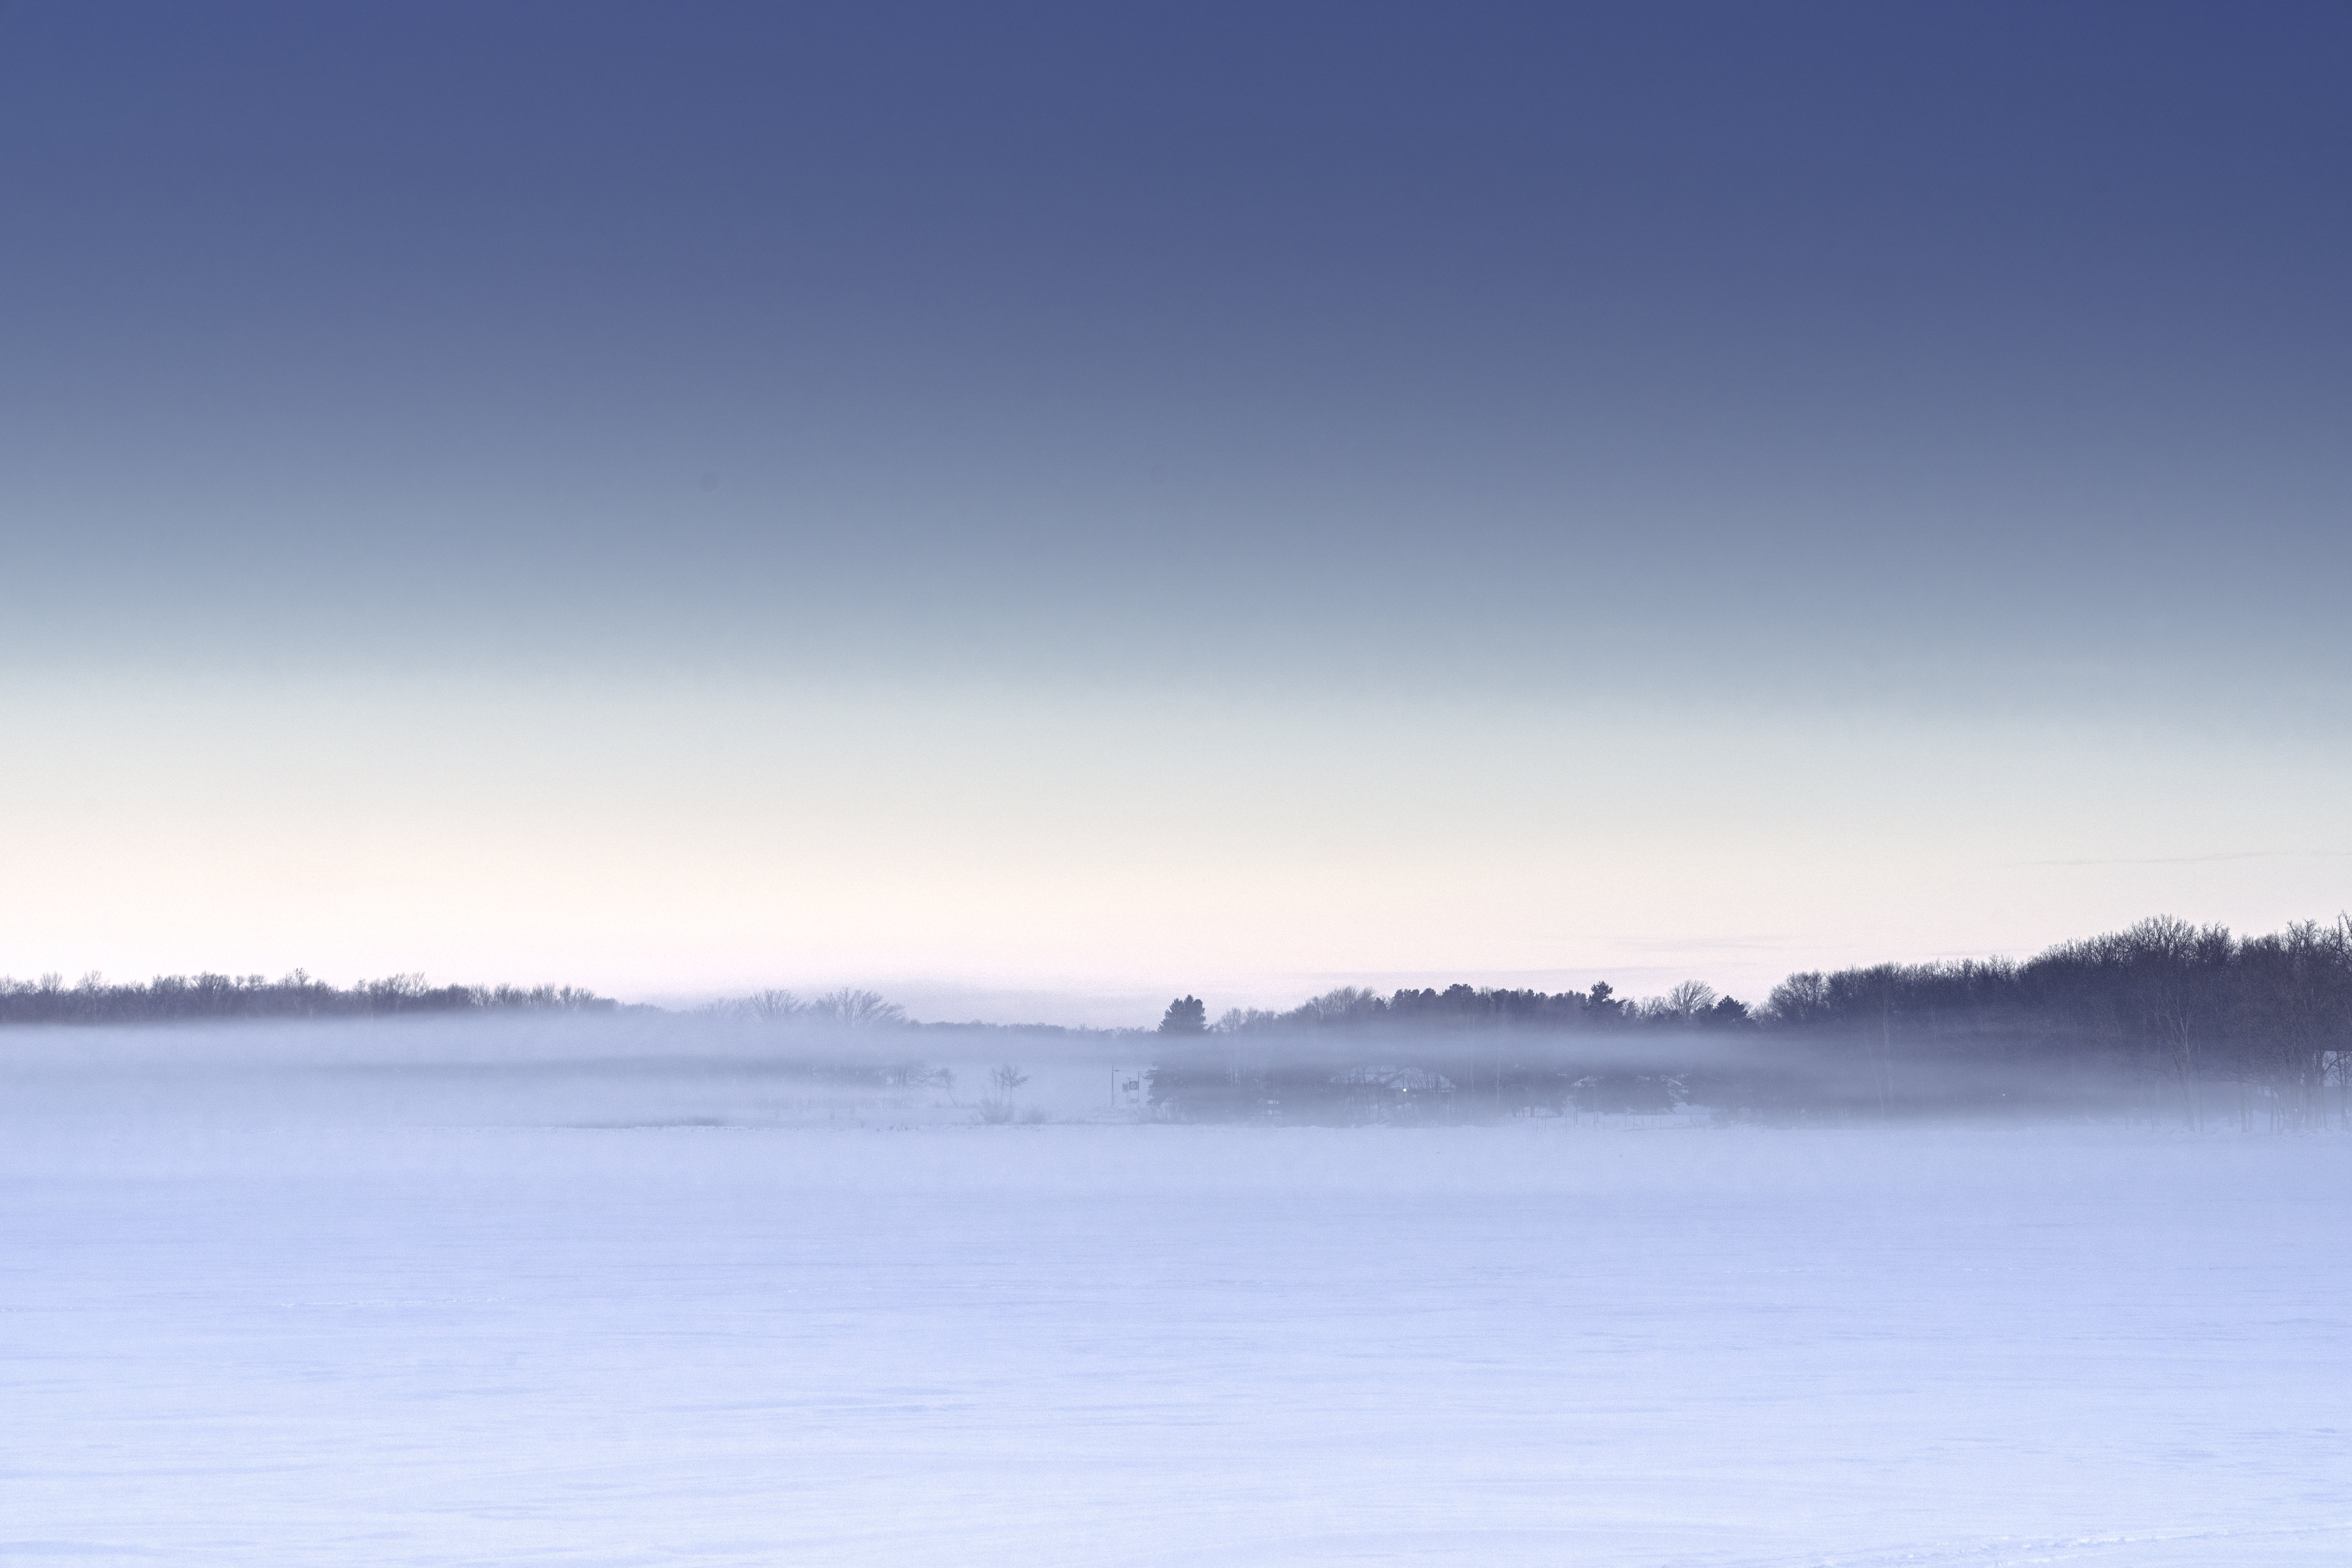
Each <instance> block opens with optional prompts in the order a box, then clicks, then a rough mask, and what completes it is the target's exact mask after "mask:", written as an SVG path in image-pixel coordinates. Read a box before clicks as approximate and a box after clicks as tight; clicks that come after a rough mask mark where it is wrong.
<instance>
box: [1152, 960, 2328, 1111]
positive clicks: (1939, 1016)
mask: <svg viewBox="0 0 2352 1568" xmlns="http://www.w3.org/2000/svg"><path fill="white" fill-rule="evenodd" d="M1159 1033H1160V1037H1161V1042H1160V1043H1161V1055H1162V1057H1163V1058H1164V1059H1163V1060H1162V1062H1161V1064H1160V1068H1159V1070H1158V1072H1157V1073H1156V1074H1155V1077H1154V1089H1153V1092H1154V1100H1155V1103H1157V1104H1158V1105H1160V1107H1161V1109H1162V1110H1164V1111H1165V1112H1166V1113H1168V1114H1171V1115H1177V1116H1182V1117H1189V1118H1199V1119H1203V1120H1230V1119H1236V1118H1257V1117H1270V1118H1274V1119H1280V1120H1307V1121H1335V1120H1336V1121H1360V1120H1385V1121H1397V1120H1429V1119H1442V1120H1461V1119H1465V1118H1471V1117H1476V1116H1495V1115H1507V1114H1513V1113H1522V1112H1528V1111H1544V1110H1550V1111H1561V1110H1569V1109H1577V1110H1592V1111H1653V1112H1654V1111H1663V1110H1671V1109H1673V1108H1675V1106H1678V1105H1685V1104H1696V1105H1703V1106H1706V1107H1708V1108H1710V1109H1712V1110H1716V1111H1717V1113H1718V1114H1723V1115H1728V1116H1742V1115H1754V1116H1759V1117H1793V1118H1823V1117H1830V1118H1843V1117H1852V1116H1859V1115H1895V1114H1913V1113H1919V1112H1923V1111H1939V1110H1981V1109H1995V1108H2000V1107H2009V1108H2014V1109H2019V1110H2024V1109H2063V1108H2066V1107H2090V1106H2094V1105H2097V1106H2102V1107H2109V1108H2112V1107H2115V1106H2117V1105H2122V1106H2125V1107H2127V1108H2135V1109H2137V1110H2142V1111H2145V1112H2146V1113H2147V1114H2149V1115H2151V1116H2165V1117H2177V1118H2178V1119H2179V1120H2180V1121H2184V1122H2185V1123H2186V1124H2187V1125H2189V1126H2190V1127H2202V1126H2205V1125H2207V1124H2209V1123H2210V1122H2211V1121H2214V1120H2216V1119H2217V1118H2221V1119H2225V1120H2235V1121H2238V1122H2239V1123H2240V1124H2242V1125H2252V1124H2255V1123H2258V1122H2259V1123H2263V1124H2266V1125H2270V1126H2273V1127H2281V1128H2315V1127H2320V1126H2326V1125H2341V1126H2352V918H2339V919H2338V920H2337V921H2336V922H2335V923H2334V924H2333V925H2323V924H2320V923H2318V922H2316V921H2303V922H2299V923H2296V924H2294V925H2290V926H2288V927H2287V928H2285V929H2284V931H2274V932H2272V933H2270V934H2267V935H2262V936H2251V937H2239V936H2237V935H2235V934H2233V933H2232V932H2231V931H2228V930H2227V929H2225V928H2223V927H2221V926H2203V927H2197V926H2191V925H2189V923H2187V922H2185V921H2179V920H2175V919H2172V918H2170V917H2158V918H2156V919H2152V920H2147V921H2140V922H2139V923H2138V924H2137V925H2134V926H2132V927H2130V928H2128V929H2127V930H2125V931H2115V932H2110V933H2108V934H2106V935H2103V936H2097V937H2093V938H2090V939H2087V940H2084V941H2079V942H2062V943H2060V944H2058V945H2057V946H2055V947H2053V948H2051V949H2049V950H2048V951H2047V952H2042V953H2039V954H2037V955H2035V956H2034V957H2032V958H2031V959H2028V960H2026V961H2024V962H2022V963H2016V962H2011V961H2009V960H2005V959H1987V960H1966V961H1961V962H1958V963H1924V964H1897V963H1886V964H1876V965H1872V966H1868V967H1861V968H1852V969H1843V970H1838V971H1834V972H1828V973H1824V972H1821V971H1808V972H1805V973H1798V974H1792V975H1790V977H1789V978H1788V979H1786V980H1784V981H1783V982H1781V983H1780V984H1779V985H1777V986H1775V987H1774V988H1773V990H1772V992H1771V994H1770V995H1769V998H1768V999H1767V1000H1766V1001H1765V1002H1764V1004H1763V1005H1760V1006H1758V1007H1754V1008H1750V1007H1748V1006H1747V1005H1744V1004H1742V1003H1740V1002H1738V1001H1737V1000H1735V999H1732V998H1729V997H1724V996H1719V995H1717V994H1716V993H1715V992H1714V991H1713V990H1712V989H1710V988H1709V987H1708V986H1706V985H1705V984H1700V983H1698V982H1690V983H1686V984H1683V985H1680V986H1677V987H1676V988H1675V990H1674V991H1672V992H1670V993H1669V994H1666V995H1664V996H1661V997H1654V998H1650V999H1648V1000H1644V1001H1639V1002H1635V1001H1629V1000H1627V999H1625V998H1622V997H1619V996H1618V995H1617V994H1615V992H1614V991H1613V990H1612V988H1611V987H1610V986H1608V985H1607V984H1598V985H1595V986H1593V987H1592V988H1591V990H1589V991H1564V992H1559V993H1545V992H1540V991H1527V990H1509V989H1494V988H1480V987H1473V986H1469V985H1454V986H1450V987H1447V988H1446V989H1444V990H1443V991H1438V990H1426V989H1423V990H1412V989H1407V990H1400V991H1396V992H1393V993H1391V994H1389V995H1386V996H1382V995H1379V994H1375V993H1373V992H1370V991H1367V990H1362V989H1359V988H1343V989H1340V990H1336V991H1331V992H1328V993H1326V994H1323V995H1321V996H1318V997H1316V998H1314V999H1312V1000H1311V1001H1308V1002H1307V1003H1304V1004H1302V1005H1299V1006H1297V1007H1294V1008H1291V1009H1289V1010H1287V1011H1284V1012H1268V1011H1259V1010H1240V1009H1236V1010H1233V1011H1229V1012H1227V1013H1225V1014H1224V1015H1223V1016H1222V1017H1221V1018H1219V1019H1218V1020H1217V1022H1216V1023H1214V1024H1211V1023H1209V1022H1208V1021H1207V1009H1206V1007H1205V1006H1204V1005H1202V1003H1201V1002H1200V1001H1199V999H1198V998H1195V997H1191V996H1184V997H1179V998H1178V999H1176V1001H1174V1002H1173V1003H1171V1005H1170V1007H1169V1010H1168V1013H1167V1015H1166V1016H1164V1017H1163V1019H1162V1020H1161V1023H1160V1031H1159Z"/></svg>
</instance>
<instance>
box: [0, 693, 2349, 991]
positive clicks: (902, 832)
mask: <svg viewBox="0 0 2352 1568" xmlns="http://www.w3.org/2000/svg"><path fill="white" fill-rule="evenodd" d="M0 720H5V722H6V723H7V724H8V726H9V729H10V732H11V733H13V734H15V735H16V736H18V737H19V738H20V741H23V742H30V743H29V744H24V745H21V746H20V748H19V749H18V750H17V752H16V758H17V761H16V764H15V765H13V766H11V767H9V768H7V769H6V770H5V773H0V821H5V827H0V874H5V883H6V887H7V890H8V892H7V897H6V898H5V901H0V973H15V974H16V975H17V976H19V977H26V976H30V975H33V974H37V973H43V972H46V971H51V970H55V971H59V972H63V973H68V974H69V975H78V974H79V973H83V972H85V971H89V970H93V969H95V970H99V971H101V972H103V973H107V974H109V975H110V976H113V977H116V978H122V979H130V978H143V977H145V976H146V975H148V974H151V973H180V972H192V971H196V970H205V969H210V970H216V971H223V972H228V973H271V974H275V973H281V972H283V971H285V970H287V969H290V968H294V967H297V966H299V967H302V968H305V969H308V970H309V971H310V972H311V973H314V974H319V975H322V976H325V977H328V978H331V979H336V980H338V981H348V980H351V979H355V978H359V977H362V976H366V975H375V974H382V973H401V972H408V971H423V972H425V973H427V974H429V975H431V976H433V977H435V978H436V979H437V980H443V981H453V980H463V981H473V982H495V981H513V982H517V983H525V984H530V983H540V982H557V983H564V984H583V985H587V986H590V987H592V988H593V989H596V990H598V991H602V992H605V993H608V994H616V995H620V996H623V997H625V998H630V999H670V1000H679V999H687V998H692V997H697V996H708V995H712V994H727V993H730V992H741V991H744V990H748V989H751V988H753V987H756V986H767V985H784V986H792V987H795V988H800V989H804V990H814V989H824V988H827V987H830V986H832V985H835V984H866V985H873V986H875V987H876V988H877V989H881V990H884V991H886V992H887V993H888V994H892V995H894V996H897V997H899V998H900V999H902V1000H904V1001H905V1002H906V1003H907V1004H908V1005H909V1007H910V1009H911V1010H912V1011H914V1012H915V1013H916V1014H917V1015H918V1016H930V1017H942V1018H965V1017H974V1016H977V1017H983V1018H989V1019H991V1020H992V1021H1000V1022H1001V1021H1043V1022H1063V1023H1097V1024H1102V1023H1148V1022H1150V1021H1151V1018H1150V1017H1147V1016H1143V1015H1144V1014H1145V1013H1147V1012H1148V1013H1150V1014H1151V1015H1152V1016H1156V1011H1157V1005H1158V1003H1157V1002H1155V1001H1154V1000H1153V999H1154V998H1159V999H1160V1000H1163V1001H1164V997H1165V995H1166V994H1171V993H1172V992H1176V991H1189V992H1192V993H1196V994H1201V995H1202V996H1203V997H1205V998H1207V999H1208V1000H1209V1001H1210V1002H1211V1003H1212V1005H1213V1006H1214V1007H1216V1008H1219V1009H1222V1008H1223V1007H1224V1006H1226V1005H1287V1004H1289V1003H1292V1002H1295V1001H1297V1000H1298V999H1299V998H1300V997H1302V996H1304V995H1307V994H1312V993H1314V992H1316V991H1320V990H1323V989H1327V988H1328V986H1330V985H1336V984H1373V985H1376V986H1379V987H1381V988H1383V989H1385V988H1388V987H1389V986H1391V985H1394V984H1444V983H1445V982H1447V981H1450V980H1453V979H1465V980H1468V981H1471V982H1472V983H1476V984H1532V985H1540V986H1542V987H1544V988H1546V989H1559V988H1561V987H1564V986H1568V985H1575V986H1578V987H1582V986H1584V985H1587V984H1591V982H1592V981H1594V980H1597V979H1606V980H1609V981H1610V982H1611V983H1612V984H1615V985H1616V986H1617V988H1618V989H1619V991H1620V992H1621V993H1624V994H1636V995H1638V994H1654V993H1657V992H1662V991H1664V990H1665V989H1666V988H1667V987H1668V986H1670V985H1672V984H1675V982H1676V981H1679V980H1682V979H1685V978H1696V979H1701V980H1705V981H1707V982H1708V983H1709V984H1714V985H1716V986H1717V987H1718V988H1719V989H1722V990H1724V991H1727V992H1728V993H1730V994H1736V995H1739V996H1742V997H1745V998H1747V999H1748V1000H1751V1001H1759V1000H1761V999H1762V996H1763V994H1764V993H1765V992H1766V991H1768V990H1769V987H1770V986H1771V984H1774V983H1775V982H1777V981H1778V980H1779V979H1780V977H1781V976H1783V975H1785V974H1787V973H1790V972H1791V971H1794V970H1799V969H1806V968H1814V967H1824V966H1828V967H1834V966H1839V965H1843V964H1848V963H1872V962H1877V961H1880V960H1885V959H1895V960H1904V961H1916V960H1921V959H1927V958H1937V957H1949V956H1958V955H1964V954H1985V953H1994V952H2001V953H2008V954H2011V955H2022V954H2024V953H2027V952H2032V951H2034V950H2036V949H2038V948H2040V947H2041V946H2043V945H2045V944H2047V943H2048V942H2053V941H2056V940H2061V939H2063V938H2066V937H2070V936H2077V935H2084V934H2089V933H2091V932H2093V931H2099V930H2105V929H2111V928H2113V927H2115V926H2117V925H2120V924H2124V923H2127V922H2128V921H2132V920H2136V919H2138V918H2140V917H2141V916H2144V915H2147V914H2150V913H2156V912H2159V911H2161V912H2169V913H2174V914H2178V915H2180V916H2182V917H2184V918H2187V919H2189V920H2192V921H2223V922H2225V923H2229V924H2231V925H2234V926H2237V927H2240V928H2242V929H2270V928H2272V927H2274V926H2275V925H2277V924H2280V923H2283V922H2284V921H2287V920H2291V919H2299V918H2323V919H2324V918H2332V916H2333V915H2334V914H2335V912H2336V909H2337V908H2338V907H2339V906H2340V905H2341V904H2342V903H2344V902H2345V900H2344V898H2343V895H2342V893H2341V889H2342V887H2343V886H2344V879H2345V874H2346V872H2347V868H2352V858H2346V856H2345V854H2344V851H2345V849H2346V845H2345V843H2344V842H2343V841H2341V840H2337V839H2333V838H2331V837H2330V835H2331V834H2332V833H2334V832H2336V826H2335V825H2336V816H2337V813H2336V802H2337V796H2338V794H2339V793H2340V791H2339V784H2340V780H2341V778H2342V777H2344V776H2345V774H2344V773H2343V771H2342V763H2343V761H2344V759H2343V757H2342V755H2341V750H2340V748H2336V747H2331V746H2329V745H2327V744H2326V743H2325V742H2314V741H2309V740H2287V741H2278V742H2273V743H2270V744H2266V745H2258V746H2244V745H2215V744H2211V743H2209V742H2210V738H2207V737H2200V736H2197V735H2191V734H2186V733H2182V732H2180V731H2177V730H2167V729H2165V728H2164V727H2162V726H2159V725H2146V724H2143V725H2138V726H2134V725H2131V724H2126V723H2122V722H2117V723H2114V724H2109V725H2105V726H2095V725H2086V724H2084V723H2081V722H2073V723H2064V724H2061V723H2057V722H2053V721H2039V720H2033V719H2030V718H2025V717H2021V716H2016V715H2011V716H2007V717H2003V716H2000V715H1995V714H1979V715H1977V716H1975V717H1973V718H1961V719H1958V720H1956V719H1955V718H1953V717H1952V716H1950V715H1939V716H1937V717H1936V718H1935V719H1934V720H1933V721H1927V720H1917V721H1914V720H1907V719H1905V718H1902V717H1900V716H1895V715H1890V714H1886V713H1884V712H1881V713H1875V714H1856V713H1852V712H1846V713H1839V712H1833V711H1817V712H1814V713H1812V714H1810V715H1807V714H1803V713H1800V712H1796V711H1792V710H1780V711H1776V712H1769V713H1768V712H1757V711H1754V710H1748V711H1741V710H1732V709H1727V710H1723V711H1719V712H1707V711H1705V710H1695V709H1693V708H1691V707H1690V706H1688V705H1682V706H1678V707H1676V708H1675V709H1674V710H1671V711H1662V710H1657V709H1655V708H1651V709H1646V710H1645V709H1643V708H1642V707H1640V706H1639V705H1633V704H1626V705H1622V706H1617V707H1612V705H1610V704H1608V703H1606V702H1595V701H1592V700H1578V701H1577V702H1575V703H1573V704H1568V703H1562V704H1558V705H1550V704H1546V703H1543V702H1540V701H1535V700H1526V699H1518V700H1500V699H1498V700H1491V701H1485V702H1476V703H1465V702H1460V701H1445V702H1439V701H1434V700H1430V701H1419V702H1416V701H1412V700H1402V701H1401V700H1392V699H1391V700H1370V699H1366V698H1362V697H1347V696H1329V697H1327V698H1324V699H1318V700H1314V701H1312V702H1302V701H1299V700H1276V699H1275V698H1273V697H1270V696H1265V695H1260V696H1257V697H1252V698H1238V697H1229V698H1223V699H1212V698H1210V697H1206V696H1202V695H1199V694H1193V695H1191V696H1186V695H1182V694H1179V693H1172V692H1171V693H1161V694H1159V695H1158V696H1156V697H1150V698H1144V697H1139V696H1138V695H1136V694H1135V693H1133V692H1131V691H1128V692H1114V691H1109V690H1096V691H1089V690H1087V689H1081V688H1075V687H1074V688H1068V689H1061V690H1057V691H1037V690H1031V691H1021V690H1016V689H1008V688H1005V687H1003V686H989V685H984V684H981V683H973V684H971V685H970V686H969V687H966V688H962V689H952V688H945V687H942V686H940V685H939V684H937V683H933V684H931V685H929V686H928V687H926V686H919V685H915V684H912V683H906V682H900V683H896V684H892V683H887V682H873V683H868V684H866V685H863V686H860V685H856V684H854V683H845V682H842V681H839V680H835V681H832V682H828V683H825V684H824V685H815V684H810V685H803V686H795V685H793V684H792V683H789V682H784V681H778V680H766V681H759V680H740V681H734V682H727V681H710V680H700V681H696V682H692V683H683V684H665V683H661V682H656V681H646V682H641V683H634V684H632V683H627V682H620V683H610V682H608V683H603V684H600V685H599V686H597V687H596V688H594V689H590V688H589V687H587V686H585V685H583V684H580V683H564V682H557V681H547V680H538V681H533V680H522V679H508V680H504V681H499V680H489V679H472V680H455V681H453V680H446V679H407V680H403V679H389V678H383V677H368V678H360V677H346V678H340V679H330V678H324V677H320V678H312V679H294V678H283V677H276V678H268V679H254V678H251V677H240V678H237V679H225V678H205V677H196V676H191V677H183V678H172V679H142V680H138V681H131V680H128V679H81V680H79V681H67V682H62V683H58V684H53V685H47V686H41V687H35V688H27V687H23V686H20V687H18V688H17V689H15V690H13V691H12V692H11V693H10V694H9V695H8V697H7V698H6V699H5V704H0ZM2158 780H2160V781H2162V784H2161V787H2151V781H2158Z"/></svg>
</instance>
